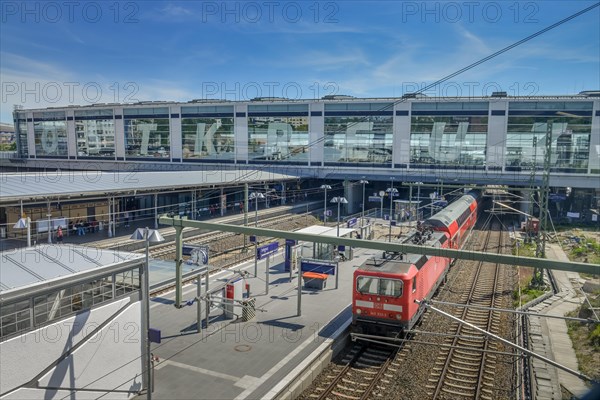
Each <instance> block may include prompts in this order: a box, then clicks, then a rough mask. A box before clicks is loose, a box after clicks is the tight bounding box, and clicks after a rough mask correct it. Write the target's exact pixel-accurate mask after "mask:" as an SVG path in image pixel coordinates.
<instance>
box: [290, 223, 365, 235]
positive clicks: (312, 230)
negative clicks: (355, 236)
mask: <svg viewBox="0 0 600 400" xmlns="http://www.w3.org/2000/svg"><path fill="white" fill-rule="evenodd" d="M354 231H356V229H351V228H342V227H341V226H340V237H344V236H345V235H347V234H349V233H351V232H354ZM296 232H297V233H308V234H311V235H320V236H337V228H336V227H335V226H334V227H331V226H323V225H311V226H307V227H306V228H302V229H300V230H297V231H296Z"/></svg>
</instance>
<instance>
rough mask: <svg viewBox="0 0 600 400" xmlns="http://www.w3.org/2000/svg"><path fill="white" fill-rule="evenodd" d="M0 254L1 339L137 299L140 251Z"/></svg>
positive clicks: (52, 249) (49, 248)
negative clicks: (0, 274) (131, 298)
mask: <svg viewBox="0 0 600 400" xmlns="http://www.w3.org/2000/svg"><path fill="white" fill-rule="evenodd" d="M0 257H1V262H2V270H3V271H2V276H1V277H0V278H1V281H0V304H2V307H0V341H3V340H6V339H8V338H11V337H14V336H17V335H20V334H23V333H25V332H27V331H30V330H34V329H38V328H40V327H43V326H47V325H49V324H53V323H56V322H58V321H60V320H63V319H65V318H67V317H70V316H72V315H75V314H78V313H81V312H84V311H87V310H90V309H92V308H94V307H97V306H99V305H103V304H108V303H110V302H113V301H115V300H118V299H121V298H124V297H127V296H133V297H134V298H135V299H138V300H139V296H140V272H141V268H142V266H143V260H144V257H143V255H142V254H135V253H126V252H119V251H111V250H98V249H91V248H86V247H82V246H64V245H63V246H55V245H42V246H36V247H30V248H23V249H18V250H16V251H15V250H13V251H6V252H3V253H0Z"/></svg>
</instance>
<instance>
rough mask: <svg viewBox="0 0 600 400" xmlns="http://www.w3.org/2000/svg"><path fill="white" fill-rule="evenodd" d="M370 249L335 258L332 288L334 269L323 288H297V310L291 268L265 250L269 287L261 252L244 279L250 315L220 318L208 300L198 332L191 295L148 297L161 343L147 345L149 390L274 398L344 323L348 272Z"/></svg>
mask: <svg viewBox="0 0 600 400" xmlns="http://www.w3.org/2000/svg"><path fill="white" fill-rule="evenodd" d="M373 255H374V254H373V251H372V250H365V249H357V250H356V251H355V257H354V259H353V260H350V261H345V262H340V264H339V266H340V274H339V281H338V288H337V289H335V277H334V276H330V277H329V278H328V279H329V280H328V282H327V287H326V289H324V290H311V289H304V288H303V290H302V299H301V300H302V302H301V315H300V316H298V315H297V299H298V297H297V296H298V295H297V293H298V290H297V275H296V274H293V279H292V281H291V282H290V279H289V272H285V271H284V264H283V255H282V254H281V252H280V253H278V254H277V255H274V256H272V260H271V262H270V264H271V267H270V279H269V281H270V284H269V293H268V294H266V293H265V289H266V284H265V264H266V263H265V261H264V260H263V261H260V262H259V264H258V274H257V277H251V278H249V279H247V283H249V284H250V290H251V297H255V298H256V308H257V312H256V317H255V318H254V319H252V320H251V321H248V322H241V320H240V319H238V320H225V319H224V318H223V316H222V310H221V309H219V308H216V307H214V308H213V309H212V310H211V314H210V315H211V317H210V325H209V327H208V328H206V327H203V330H202V331H201V332H200V333H198V331H197V328H196V327H197V325H196V321H197V306H196V304H195V303H194V305H192V306H187V307H184V308H181V309H176V308H175V307H174V306H173V304H174V300H173V298H174V294H173V293H169V294H167V295H163V296H161V297H155V298H152V299H151V311H150V312H151V316H150V327H151V328H154V329H159V330H160V331H161V336H162V342H161V343H160V344H156V343H153V344H152V353H153V354H154V356H155V357H158V358H159V360H160V361H159V362H158V363H157V364H156V365H155V388H154V393H153V397H154V398H156V399H173V398H177V399H272V398H275V396H276V395H277V394H278V392H279V391H280V390H281V389H282V388H284V387H285V386H286V383H287V382H288V381H289V379H291V375H293V374H290V373H291V372H292V371H293V370H294V369H295V368H300V367H298V366H299V365H301V364H302V363H305V362H306V360H307V359H309V358H311V354H313V353H315V352H320V351H321V350H320V349H322V346H323V344H324V343H326V342H330V341H331V340H332V338H333V337H334V336H336V335H337V334H339V333H340V332H342V331H343V330H344V329H345V327H347V326H348V324H349V323H350V320H351V308H350V304H351V298H352V295H351V287H352V275H353V272H354V270H355V269H356V266H358V265H360V264H362V263H363V262H364V261H365V260H366V259H367V258H368V257H372V256H373ZM239 269H240V270H244V271H248V272H249V273H250V275H251V276H253V273H254V262H253V261H252V262H248V263H245V264H242V265H240V266H239ZM231 276H233V273H232V272H230V271H222V272H220V273H218V274H216V275H213V276H211V282H210V286H211V287H212V288H215V287H216V286H217V285H219V283H221V284H222V283H223V282H226V281H227V280H228V278H230V277H231ZM203 290H204V289H203ZM195 295H196V285H195V284H192V285H187V286H186V287H184V291H183V299H184V301H187V300H190V299H193V298H194V296H195ZM202 303H204V302H202ZM203 306H204V305H203V304H202V307H203ZM259 309H260V310H263V311H262V312H261V311H259ZM202 313H203V314H202V315H204V309H202ZM320 346H321V347H320ZM139 398H140V399H142V398H145V396H139Z"/></svg>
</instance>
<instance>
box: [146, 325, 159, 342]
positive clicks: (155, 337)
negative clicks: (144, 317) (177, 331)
mask: <svg viewBox="0 0 600 400" xmlns="http://www.w3.org/2000/svg"><path fill="white" fill-rule="evenodd" d="M148 339H149V340H150V342H151V343H160V342H161V339H162V336H161V333H160V330H158V329H153V328H148Z"/></svg>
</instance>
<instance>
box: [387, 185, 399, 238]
mask: <svg viewBox="0 0 600 400" xmlns="http://www.w3.org/2000/svg"><path fill="white" fill-rule="evenodd" d="M386 192H387V193H388V195H389V196H390V230H389V240H388V241H389V242H391V241H392V215H393V214H392V212H393V210H392V207H393V205H394V193H398V189H396V188H395V187H394V183H393V181H392V186H391V187H389V188H387V189H386Z"/></svg>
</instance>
